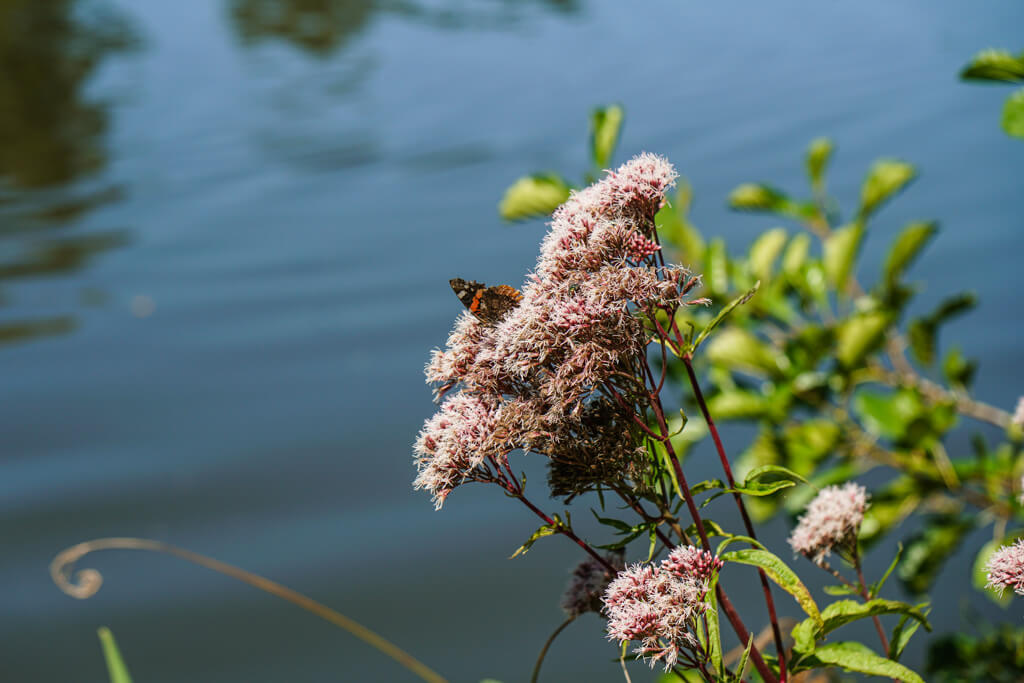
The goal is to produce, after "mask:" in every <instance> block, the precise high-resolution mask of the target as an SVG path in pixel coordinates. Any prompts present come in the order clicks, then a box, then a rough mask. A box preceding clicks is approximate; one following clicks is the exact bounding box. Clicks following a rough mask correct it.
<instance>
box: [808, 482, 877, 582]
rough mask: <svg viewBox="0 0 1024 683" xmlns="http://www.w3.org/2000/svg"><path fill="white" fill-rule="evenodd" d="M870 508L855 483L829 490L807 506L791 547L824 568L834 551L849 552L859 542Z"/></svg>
mask: <svg viewBox="0 0 1024 683" xmlns="http://www.w3.org/2000/svg"><path fill="white" fill-rule="evenodd" d="M867 504H868V503H867V491H866V490H865V489H864V487H863V486H860V485H858V484H855V483H853V482H848V483H846V484H843V485H842V486H826V487H825V488H823V489H822V490H821V492H819V493H818V495H817V496H816V497H815V498H814V500H812V501H811V503H810V505H808V506H807V510H806V511H805V512H804V515H803V516H802V517H801V518H800V521H799V523H798V524H797V526H796V529H794V530H793V533H792V534H791V535H790V537H789V545H790V546H792V548H793V550H794V551H795V552H798V553H800V554H801V555H805V556H807V557H808V558H809V559H811V560H812V561H813V562H814V563H815V564H821V563H822V562H824V560H825V558H826V557H828V555H829V554H830V553H831V552H832V550H833V549H840V550H844V549H849V548H850V545H851V544H853V543H856V542H857V534H858V532H859V531H860V525H861V522H863V521H864V511H865V510H866V509H867Z"/></svg>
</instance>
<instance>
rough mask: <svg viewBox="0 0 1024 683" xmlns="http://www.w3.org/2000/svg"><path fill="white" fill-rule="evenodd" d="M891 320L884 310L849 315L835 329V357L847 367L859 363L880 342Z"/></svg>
mask: <svg viewBox="0 0 1024 683" xmlns="http://www.w3.org/2000/svg"><path fill="white" fill-rule="evenodd" d="M891 322H892V317H891V316H890V315H889V314H888V313H886V312H884V311H870V312H867V313H858V314H855V315H852V316H850V317H849V318H847V319H846V320H845V321H843V323H842V324H841V325H840V326H839V329H838V330H836V358H838V359H839V362H840V363H841V364H842V365H843V366H844V367H847V368H852V367H856V366H858V365H860V363H861V361H863V360H864V358H865V356H867V355H868V354H869V353H870V352H872V351H874V350H875V349H876V348H877V347H878V346H879V345H880V344H881V343H882V340H883V338H884V337H885V331H886V329H888V327H889V324H890V323H891Z"/></svg>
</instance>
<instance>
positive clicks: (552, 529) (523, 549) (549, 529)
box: [508, 515, 563, 560]
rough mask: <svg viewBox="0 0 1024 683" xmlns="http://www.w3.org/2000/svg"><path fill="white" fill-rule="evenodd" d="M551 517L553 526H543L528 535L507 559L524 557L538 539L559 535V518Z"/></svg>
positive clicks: (560, 522) (560, 523) (560, 526)
mask: <svg viewBox="0 0 1024 683" xmlns="http://www.w3.org/2000/svg"><path fill="white" fill-rule="evenodd" d="M553 517H554V520H555V521H554V523H553V524H544V525H542V526H541V527H540V528H539V529H537V530H536V531H534V532H533V533H532V534H530V538H528V539H526V543H523V544H522V545H521V546H519V548H518V549H517V550H516V551H515V552H514V553H512V555H511V556H510V557H509V558H508V559H510V560H511V559H512V558H513V557H516V556H517V555H525V554H526V553H527V552H529V550H530V548H532V547H533V544H534V543H536V542H537V541H539V540H540V539H542V538H544V537H545V536H552V535H554V534H557V533H559V531H560V530H561V529H562V526H563V524H562V520H561V519H560V518H559V516H558V515H553Z"/></svg>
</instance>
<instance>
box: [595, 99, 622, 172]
mask: <svg viewBox="0 0 1024 683" xmlns="http://www.w3.org/2000/svg"><path fill="white" fill-rule="evenodd" d="M625 116H626V111H625V110H624V109H623V108H622V107H621V106H619V105H617V104H613V105H610V106H608V107H601V108H598V109H595V110H594V111H593V112H591V114H590V157H591V159H593V160H594V166H596V167H597V168H599V169H604V168H607V167H608V162H609V161H611V158H612V154H613V153H614V152H615V145H616V144H617V143H618V141H619V133H620V132H621V130H622V121H623V119H625Z"/></svg>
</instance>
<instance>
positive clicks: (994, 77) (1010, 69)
mask: <svg viewBox="0 0 1024 683" xmlns="http://www.w3.org/2000/svg"><path fill="white" fill-rule="evenodd" d="M960 78H964V79H972V80H979V81H1001V82H1004V83H1018V82H1021V81H1024V59H1021V58H1019V57H1016V56H1014V55H1012V54H1010V52H1009V51H1007V50H995V49H988V50H982V51H981V52H979V53H978V54H976V55H975V56H974V58H973V59H971V61H970V62H969V63H968V64H967V66H965V67H964V69H963V71H961V72H960Z"/></svg>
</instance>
